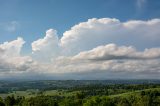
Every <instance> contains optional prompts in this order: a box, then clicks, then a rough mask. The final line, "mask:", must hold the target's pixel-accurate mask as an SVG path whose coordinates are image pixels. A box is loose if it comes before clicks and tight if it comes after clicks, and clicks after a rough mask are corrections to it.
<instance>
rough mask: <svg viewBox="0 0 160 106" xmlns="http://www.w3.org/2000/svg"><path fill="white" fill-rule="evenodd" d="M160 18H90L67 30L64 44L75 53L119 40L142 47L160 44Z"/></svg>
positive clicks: (120, 42) (125, 43)
mask: <svg viewBox="0 0 160 106" xmlns="http://www.w3.org/2000/svg"><path fill="white" fill-rule="evenodd" d="M159 28H160V19H152V20H149V21H127V22H120V21H119V20H118V19H111V18H102V19H96V18H93V19H89V20H88V21H87V22H82V23H79V24H78V25H75V26H73V27H72V28H71V30H69V31H66V32H65V33H64V34H63V37H62V38H61V40H60V43H61V46H62V47H63V48H67V49H70V50H68V51H69V52H71V53H78V52H80V51H83V50H89V49H92V48H94V47H96V46H99V45H105V44H108V43H116V44H119V45H133V46H135V47H137V48H139V49H141V48H150V47H154V46H158V47H159V46H160V43H159V40H160V31H159Z"/></svg>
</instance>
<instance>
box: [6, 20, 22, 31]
mask: <svg viewBox="0 0 160 106" xmlns="http://www.w3.org/2000/svg"><path fill="white" fill-rule="evenodd" d="M19 26H20V24H19V22H18V21H11V22H8V23H6V24H5V26H4V27H5V30H7V31H9V32H14V31H16V30H17V29H18V28H19Z"/></svg>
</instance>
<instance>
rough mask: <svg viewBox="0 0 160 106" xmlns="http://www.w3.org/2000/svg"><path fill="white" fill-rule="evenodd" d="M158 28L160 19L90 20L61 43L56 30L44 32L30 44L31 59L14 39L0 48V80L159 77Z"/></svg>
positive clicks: (71, 31) (65, 37) (159, 33)
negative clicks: (44, 33) (7, 78)
mask: <svg viewBox="0 0 160 106" xmlns="http://www.w3.org/2000/svg"><path fill="white" fill-rule="evenodd" d="M159 29H160V19H152V20H149V21H140V20H139V21H138V20H132V21H127V22H120V21H119V20H118V19H111V18H102V19H96V18H93V19H89V20H88V21H87V22H82V23H80V24H78V25H75V26H73V27H72V28H71V29H70V30H68V31H66V32H65V33H64V34H63V36H62V38H61V39H58V35H57V32H56V30H54V29H49V30H47V31H46V35H45V36H44V38H41V39H38V40H36V41H34V42H33V43H32V52H33V54H32V56H31V57H30V56H21V55H20V52H21V48H22V46H23V44H24V43H25V41H24V40H23V39H22V38H17V40H14V41H11V42H5V43H3V44H0V55H1V57H0V69H1V70H0V77H4V76H6V77H16V78H17V77H19V78H20V77H21V78H31V77H33V78H39V79H41V78H42V79H43V78H44V77H45V78H48V79H49V78H51V79H94V78H96V79H107V78H160V66H159V64H160V48H159V47H160V42H159V40H160V30H159ZM120 45H123V46H120ZM129 45H131V46H129ZM147 48H149V49H147ZM51 58H52V59H53V60H52V62H49V61H50V59H51Z"/></svg>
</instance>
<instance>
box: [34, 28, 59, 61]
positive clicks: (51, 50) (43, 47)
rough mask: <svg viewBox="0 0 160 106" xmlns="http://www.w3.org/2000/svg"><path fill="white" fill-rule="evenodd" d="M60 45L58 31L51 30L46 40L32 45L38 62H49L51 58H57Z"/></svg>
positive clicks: (40, 40)
mask: <svg viewBox="0 0 160 106" xmlns="http://www.w3.org/2000/svg"><path fill="white" fill-rule="evenodd" d="M58 43H59V41H58V35H57V31H56V30H54V29H49V30H47V31H46V35H45V37H44V38H42V39H38V40H36V41H34V42H33V43H32V51H33V54H34V56H35V57H36V58H37V59H38V60H43V61H44V59H45V60H49V58H51V57H54V56H57V54H58V52H59V46H58Z"/></svg>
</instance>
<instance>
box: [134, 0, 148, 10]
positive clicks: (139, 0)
mask: <svg viewBox="0 0 160 106" xmlns="http://www.w3.org/2000/svg"><path fill="white" fill-rule="evenodd" d="M146 3H147V0H137V1H136V6H137V8H138V9H143V7H144V6H145V4H146Z"/></svg>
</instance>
